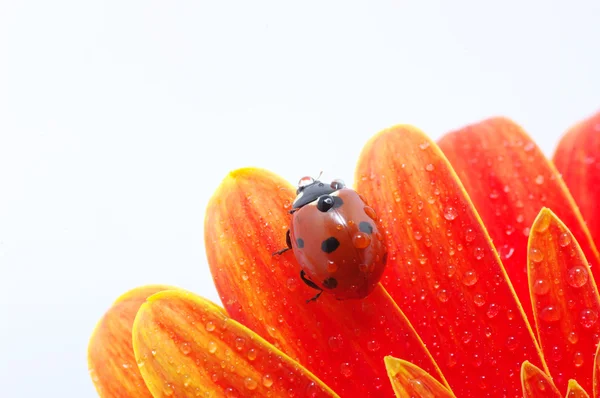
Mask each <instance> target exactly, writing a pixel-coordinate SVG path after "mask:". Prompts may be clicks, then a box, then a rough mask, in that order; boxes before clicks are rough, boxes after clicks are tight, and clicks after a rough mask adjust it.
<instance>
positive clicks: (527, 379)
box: [521, 361, 561, 398]
mask: <svg viewBox="0 0 600 398" xmlns="http://www.w3.org/2000/svg"><path fill="white" fill-rule="evenodd" d="M521 383H522V385H523V398H541V397H544V398H552V397H560V396H561V395H560V392H559V391H558V389H557V388H556V386H555V385H554V383H553V382H552V380H551V379H550V378H549V377H548V376H547V375H546V374H545V373H544V372H542V371H541V370H540V369H539V368H538V367H537V366H535V365H532V364H531V363H529V361H525V362H523V366H522V367H521Z"/></svg>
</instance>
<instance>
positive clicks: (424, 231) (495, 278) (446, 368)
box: [356, 126, 542, 397]
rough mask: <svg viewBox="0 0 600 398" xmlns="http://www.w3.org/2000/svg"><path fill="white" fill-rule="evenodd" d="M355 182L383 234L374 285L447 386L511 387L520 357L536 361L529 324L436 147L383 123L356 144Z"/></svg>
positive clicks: (481, 391) (469, 391)
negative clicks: (383, 257)
mask: <svg viewBox="0 0 600 398" xmlns="http://www.w3.org/2000/svg"><path fill="white" fill-rule="evenodd" d="M356 180H357V181H358V188H359V189H358V190H359V191H360V192H361V193H362V194H363V195H364V196H365V197H366V198H367V201H368V202H369V203H370V204H371V206H372V207H373V208H374V209H375V210H376V211H377V213H378V214H379V215H380V217H381V220H382V225H383V227H384V229H386V233H387V234H388V246H389V253H390V257H389V261H388V269H387V270H386V273H385V275H384V279H383V284H384V286H385V288H386V289H387V290H388V291H389V292H390V295H391V296H392V297H393V298H394V300H396V302H397V303H398V305H399V306H400V308H401V309H402V310H403V311H404V313H405V314H406V315H407V316H408V318H409V319H410V320H411V322H412V324H413V325H414V327H415V329H416V330H417V332H418V333H419V335H420V336H421V338H422V339H423V341H424V342H425V344H426V345H427V347H428V348H430V350H431V351H432V353H433V355H434V358H435V359H436V360H437V362H438V364H439V366H440V369H441V370H442V372H443V374H444V376H445V377H446V378H447V380H448V382H449V383H450V386H451V387H452V390H453V391H454V393H455V394H456V395H457V396H481V395H485V394H486V393H487V392H498V391H502V392H503V393H504V394H506V395H507V396H511V397H512V396H515V395H516V394H519V393H520V391H521V385H520V379H519V368H520V365H521V363H522V361H523V360H525V359H526V358H533V360H534V361H535V363H538V364H542V362H541V359H540V356H539V352H538V350H537V346H536V343H535V338H534V336H533V331H532V330H531V328H530V326H529V324H528V322H527V320H526V318H525V315H524V313H523V311H522V309H521V307H520V305H519V303H518V302H517V300H516V298H515V296H514V292H513V291H512V289H511V286H510V283H509V282H508V281H507V279H506V275H505V272H504V269H503V268H502V264H501V263H500V261H499V259H498V256H497V255H496V252H495V250H494V248H493V246H492V243H491V242H490V239H489V237H488V235H487V233H486V231H485V228H484V227H483V225H482V224H481V221H480V219H479V217H478V216H477V214H476V212H475V210H474V208H473V206H472V204H471V202H470V201H469V198H468V197H467V195H466V193H465V191H464V189H463V188H462V186H461V184H460V181H458V179H457V178H456V175H455V174H454V171H453V170H452V168H451V167H450V165H449V163H448V162H447V161H446V159H445V158H444V156H443V154H442V153H441V151H440V150H439V148H438V147H437V146H436V145H435V143H433V142H431V140H429V138H428V137H427V136H425V135H424V134H423V133H422V132H421V131H419V130H417V129H415V128H413V127H408V126H398V127H394V128H391V129H388V130H386V131H384V132H382V133H380V134H379V135H377V136H376V137H374V138H373V139H372V140H371V141H369V143H368V144H367V145H366V147H365V149H364V150H363V153H362V155H361V158H360V162H359V165H358V169H357V173H356Z"/></svg>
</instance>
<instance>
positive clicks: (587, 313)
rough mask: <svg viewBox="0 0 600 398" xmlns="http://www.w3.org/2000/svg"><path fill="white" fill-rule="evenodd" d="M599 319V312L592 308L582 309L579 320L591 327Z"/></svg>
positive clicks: (584, 325)
mask: <svg viewBox="0 0 600 398" xmlns="http://www.w3.org/2000/svg"><path fill="white" fill-rule="evenodd" d="M596 321H598V313H597V312H596V311H594V310H593V309H591V308H586V309H585V310H583V311H581V314H580V316H579V322H580V323H581V326H583V327H584V328H586V329H589V328H591V327H592V326H594V324H595V323H596Z"/></svg>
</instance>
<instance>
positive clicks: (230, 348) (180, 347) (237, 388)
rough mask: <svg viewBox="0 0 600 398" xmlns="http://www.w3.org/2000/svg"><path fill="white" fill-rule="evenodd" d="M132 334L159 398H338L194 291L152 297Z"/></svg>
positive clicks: (143, 368) (142, 367) (139, 359)
mask: <svg viewBox="0 0 600 398" xmlns="http://www.w3.org/2000/svg"><path fill="white" fill-rule="evenodd" d="M132 333H133V347H134V349H135V356H136V359H137V362H138V364H139V366H140V371H141V373H142V375H143V376H144V380H145V381H146V385H147V386H148V388H149V389H150V391H151V392H152V394H153V395H154V396H155V397H164V396H173V397H215V396H219V397H222V396H225V397H231V398H233V397H236V398H237V397H268V396H273V397H282V396H287V395H288V394H297V395H298V396H310V397H323V398H325V397H338V396H337V395H336V394H335V393H334V392H333V391H331V390H330V389H329V388H328V387H327V386H325V385H323V383H322V382H321V381H320V380H318V379H317V378H315V376H314V375H313V374H311V373H309V372H308V371H306V369H304V368H302V367H301V366H300V365H299V364H298V363H296V362H294V361H293V360H292V359H290V358H289V357H287V356H286V355H285V354H283V353H282V352H281V351H279V350H277V349H276V348H275V347H273V346H272V345H271V344H269V343H267V342H266V341H265V340H264V339H262V338H260V337H259V336H258V335H256V334H255V333H254V332H252V331H251V330H249V329H248V328H246V327H244V326H242V325H240V324H239V323H237V322H236V321H234V320H231V319H229V318H228V317H227V315H226V314H225V312H224V311H223V309H222V308H220V307H217V306H216V305H214V304H213V303H211V302H210V301H208V300H205V299H203V298H202V297H199V296H196V295H194V294H192V293H188V292H184V291H168V292H162V293H158V294H155V295H153V296H151V297H150V298H148V301H147V302H146V303H145V304H143V305H142V306H141V308H140V310H139V312H138V315H137V316H136V318H135V324H134V326H133V332H132Z"/></svg>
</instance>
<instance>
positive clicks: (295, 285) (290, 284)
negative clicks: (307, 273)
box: [286, 278, 298, 292]
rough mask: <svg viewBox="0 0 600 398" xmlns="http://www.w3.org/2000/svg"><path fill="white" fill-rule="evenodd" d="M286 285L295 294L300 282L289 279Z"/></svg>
mask: <svg viewBox="0 0 600 398" xmlns="http://www.w3.org/2000/svg"><path fill="white" fill-rule="evenodd" d="M286 285H287V288H288V289H289V291H291V292H293V291H294V290H296V289H297V288H298V280H297V279H296V278H289V279H288V280H287V284H286Z"/></svg>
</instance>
